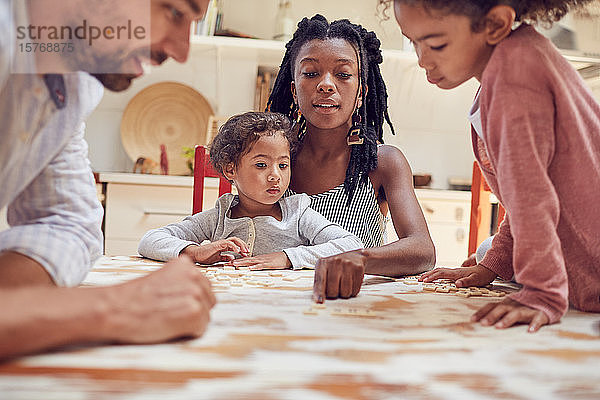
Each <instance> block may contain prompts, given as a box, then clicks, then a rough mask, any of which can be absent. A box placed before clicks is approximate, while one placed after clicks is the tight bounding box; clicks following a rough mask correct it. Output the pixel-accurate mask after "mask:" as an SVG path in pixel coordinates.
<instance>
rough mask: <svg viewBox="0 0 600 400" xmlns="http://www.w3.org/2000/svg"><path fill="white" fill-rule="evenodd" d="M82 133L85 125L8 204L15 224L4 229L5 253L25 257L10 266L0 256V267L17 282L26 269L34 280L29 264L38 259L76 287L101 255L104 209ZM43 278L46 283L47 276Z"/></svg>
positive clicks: (0, 245) (1, 246)
mask: <svg viewBox="0 0 600 400" xmlns="http://www.w3.org/2000/svg"><path fill="white" fill-rule="evenodd" d="M83 135H84V124H83V123H82V124H80V126H79V129H78V131H77V133H76V134H74V135H73V136H72V137H71V138H70V139H69V141H68V142H67V144H66V145H65V146H64V147H63V148H62V149H61V151H60V153H59V154H57V155H56V157H54V159H52V161H51V162H50V163H49V164H48V165H47V166H45V167H44V168H43V169H42V171H41V172H40V173H39V175H38V176H37V177H36V178H35V179H34V180H33V181H32V182H31V183H30V184H29V185H28V186H27V188H26V189H25V190H24V191H23V192H22V193H21V194H19V196H18V197H17V198H15V200H14V201H13V202H12V204H10V205H9V207H8V215H7V217H8V222H9V224H10V225H11V228H10V229H9V230H7V231H4V232H0V252H7V251H11V252H15V253H19V254H21V255H23V256H26V257H20V258H18V259H14V258H13V259H11V260H10V261H11V263H10V264H9V263H7V262H6V261H8V260H6V259H4V260H0V271H2V270H5V268H8V269H9V270H10V271H7V272H6V274H9V275H11V277H12V278H11V279H15V280H16V281H18V280H19V279H20V278H19V275H20V274H21V273H23V274H24V276H23V277H22V279H23V280H24V281H27V280H28V279H30V278H31V277H32V276H31V275H30V274H29V272H28V268H27V267H26V266H27V265H28V264H29V263H30V262H31V261H32V260H33V261H35V262H36V263H38V264H39V265H41V266H42V267H43V268H44V269H45V271H47V273H48V274H49V275H50V277H51V278H52V280H53V281H54V282H55V283H56V284H57V285H59V286H74V285H77V284H78V283H79V282H81V281H82V280H83V279H84V277H85V275H86V274H87V272H88V270H89V268H90V267H91V265H92V264H93V263H94V261H95V260H96V259H97V258H98V257H100V255H101V254H102V232H101V229H100V226H101V222H102V213H103V211H102V206H101V205H100V202H99V201H98V199H97V194H96V190H95V187H94V180H93V175H92V172H91V169H90V166H89V161H88V159H87V143H86V142H85V140H84V138H83ZM21 266H23V268H22V269H21ZM0 273H1V272H0ZM0 277H1V276H0ZM39 277H40V279H41V282H43V281H44V278H45V276H44V275H43V274H42V275H40V276H39ZM37 283H40V282H37Z"/></svg>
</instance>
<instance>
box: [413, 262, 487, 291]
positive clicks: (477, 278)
mask: <svg viewBox="0 0 600 400" xmlns="http://www.w3.org/2000/svg"><path fill="white" fill-rule="evenodd" d="M495 278H496V274H495V273H494V272H493V271H490V270H489V269H487V268H485V267H484V266H483V265H480V264H477V265H475V266H473V267H461V268H436V269H433V270H431V271H428V272H425V273H424V274H423V275H421V276H420V277H419V280H420V281H423V282H433V281H435V280H438V279H450V280H452V281H454V284H455V285H456V287H468V286H485V285H487V284H489V283H491V282H492V281H493V280H494V279H495Z"/></svg>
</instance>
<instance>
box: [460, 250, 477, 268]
mask: <svg viewBox="0 0 600 400" xmlns="http://www.w3.org/2000/svg"><path fill="white" fill-rule="evenodd" d="M474 265H477V261H476V260H475V253H473V254H471V255H470V256H469V257H468V258H467V259H466V260H465V261H463V263H462V264H461V267H472V266H474Z"/></svg>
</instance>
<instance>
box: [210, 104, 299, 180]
mask: <svg viewBox="0 0 600 400" xmlns="http://www.w3.org/2000/svg"><path fill="white" fill-rule="evenodd" d="M277 134H280V135H283V136H284V137H285V138H286V139H287V140H288V142H289V144H290V153H291V155H293V154H294V152H295V150H296V147H297V142H298V140H297V139H296V135H294V133H293V132H292V124H291V122H290V120H289V119H288V117H286V116H285V115H283V114H280V113H275V112H253V111H252V112H247V113H244V114H239V115H234V116H233V117H231V118H229V119H228V120H227V122H225V123H224V124H223V126H221V127H220V128H219V133H217V135H216V136H215V137H214V138H213V140H212V142H211V143H210V146H209V151H210V162H211V164H212V165H213V167H214V168H215V170H216V171H217V172H219V173H220V174H221V175H222V174H223V169H224V168H225V167H226V166H227V165H228V164H230V163H233V164H234V165H239V162H240V160H241V158H242V156H243V155H244V154H246V153H248V152H249V151H250V149H251V148H252V145H253V144H254V143H255V142H256V141H257V140H258V139H260V138H261V137H262V136H274V135H277Z"/></svg>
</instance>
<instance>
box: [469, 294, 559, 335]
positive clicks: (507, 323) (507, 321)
mask: <svg viewBox="0 0 600 400" xmlns="http://www.w3.org/2000/svg"><path fill="white" fill-rule="evenodd" d="M471 321H472V322H477V321H479V322H480V323H481V325H484V326H491V325H494V326H495V327H496V328H499V329H504V328H509V327H511V326H513V325H514V324H517V323H523V324H529V332H532V333H533V332H537V331H538V330H539V329H540V327H542V326H543V325H548V323H549V322H550V320H549V318H548V316H547V315H546V314H545V313H544V312H543V311H539V310H536V309H534V308H531V307H527V306H525V305H523V304H521V303H519V302H517V301H514V300H512V299H509V298H506V299H504V300H503V301H502V302H500V303H489V304H486V305H485V306H483V307H481V308H480V309H479V310H478V311H477V312H476V313H475V314H473V316H472V317H471Z"/></svg>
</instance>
